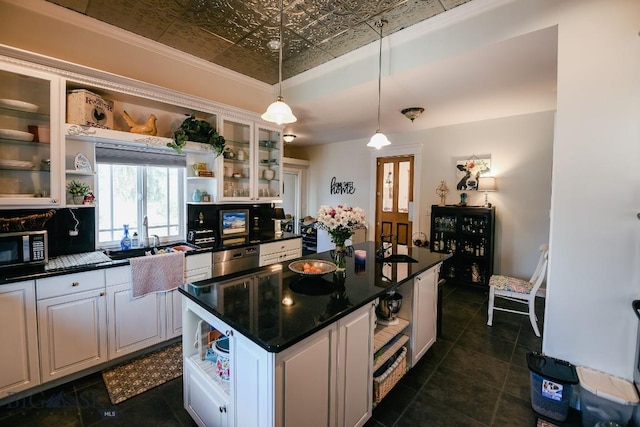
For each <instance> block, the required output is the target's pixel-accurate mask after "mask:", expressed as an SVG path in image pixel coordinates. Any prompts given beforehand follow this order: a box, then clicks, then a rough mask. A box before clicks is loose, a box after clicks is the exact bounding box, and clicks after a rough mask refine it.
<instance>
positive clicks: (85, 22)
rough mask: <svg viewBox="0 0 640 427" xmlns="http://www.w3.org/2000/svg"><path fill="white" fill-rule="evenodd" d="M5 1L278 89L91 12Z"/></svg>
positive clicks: (36, 1) (32, 0) (31, 0)
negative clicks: (105, 19)
mask: <svg viewBox="0 0 640 427" xmlns="http://www.w3.org/2000/svg"><path fill="white" fill-rule="evenodd" d="M2 2H4V3H9V4H12V5H14V6H16V7H20V8H22V9H27V10H29V11H30V12H31V13H37V14H40V15H44V16H47V17H49V18H52V19H56V20H58V21H62V22H64V23H66V24H69V25H73V26H76V27H80V28H82V29H84V30H86V31H91V32H93V33H96V34H101V35H105V36H107V37H110V38H113V39H115V40H118V41H121V42H123V43H127V44H129V45H131V46H135V47H138V48H140V49H144V50H147V51H149V52H152V53H154V54H156V55H160V56H163V57H166V58H168V59H170V60H172V61H179V62H182V63H185V64H188V65H190V66H192V67H194V68H198V69H201V70H204V71H206V72H208V73H212V74H216V75H219V76H221V77H224V78H227V79H230V80H233V81H235V82H238V83H240V84H243V85H246V86H249V87H252V88H255V89H258V90H261V91H263V92H267V93H269V92H274V86H273V85H270V84H267V83H264V82H261V81H259V80H256V79H254V78H251V77H248V76H245V75H244V74H240V73H238V72H235V71H232V70H230V69H228V68H225V67H222V66H220V65H217V64H213V63H211V62H209V61H205V60H204V59H201V58H198V57H195V56H193V55H190V54H188V53H185V52H182V51H180V50H177V49H174V48H172V47H169V46H166V45H163V44H162V43H159V42H156V41H153V40H150V39H147V38H145V37H142V36H139V35H137V34H134V33H131V32H129V31H126V30H123V29H120V28H117V27H115V26H113V25H110V24H107V23H105V22H102V21H99V20H97V19H95V18H91V17H89V16H86V15H83V14H81V13H78V12H75V11H72V10H69V9H66V8H64V7H61V6H57V5H55V4H53V3H49V2H47V1H45V0H0V3H2ZM274 93H275V92H274Z"/></svg>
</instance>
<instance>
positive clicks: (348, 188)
mask: <svg viewBox="0 0 640 427" xmlns="http://www.w3.org/2000/svg"><path fill="white" fill-rule="evenodd" d="M329 192H330V194H353V193H355V192H356V187H354V186H353V181H342V182H338V180H336V177H335V176H334V177H333V178H331V185H330V188H329Z"/></svg>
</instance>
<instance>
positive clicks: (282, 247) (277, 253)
mask: <svg viewBox="0 0 640 427" xmlns="http://www.w3.org/2000/svg"><path fill="white" fill-rule="evenodd" d="M301 256H302V238H301V237H300V238H296V239H287V240H280V241H277V242H269V243H263V244H261V245H260V260H259V264H260V267H262V266H265V265H271V264H275V263H277V262H284V261H288V260H290V259H295V258H300V257H301Z"/></svg>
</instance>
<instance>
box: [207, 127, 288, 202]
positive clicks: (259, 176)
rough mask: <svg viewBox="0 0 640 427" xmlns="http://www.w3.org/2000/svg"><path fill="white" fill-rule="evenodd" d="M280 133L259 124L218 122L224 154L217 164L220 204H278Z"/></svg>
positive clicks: (280, 184) (280, 173)
mask: <svg viewBox="0 0 640 427" xmlns="http://www.w3.org/2000/svg"><path fill="white" fill-rule="evenodd" d="M280 134H281V132H280V130H279V129H277V128H267V127H265V126H264V125H262V124H261V123H260V122H251V121H240V120H235V119H234V120H232V119H228V118H223V119H222V135H223V136H224V137H225V151H224V153H223V155H222V156H221V160H219V162H218V171H219V176H220V177H221V178H220V181H219V182H220V186H219V188H218V194H219V195H220V197H219V199H220V200H222V201H234V202H242V201H249V202H255V201H261V202H269V201H273V200H278V199H280V198H281V194H282V170H281V164H282V149H281V147H282V140H281V138H280Z"/></svg>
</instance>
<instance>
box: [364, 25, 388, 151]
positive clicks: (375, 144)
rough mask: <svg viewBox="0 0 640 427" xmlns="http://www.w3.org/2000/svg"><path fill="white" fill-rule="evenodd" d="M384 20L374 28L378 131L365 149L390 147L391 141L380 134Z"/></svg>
mask: <svg viewBox="0 0 640 427" xmlns="http://www.w3.org/2000/svg"><path fill="white" fill-rule="evenodd" d="M384 22H385V21H384V20H382V19H381V20H379V21H376V24H375V25H376V27H379V28H380V54H379V55H378V129H377V130H376V133H374V134H373V136H372V137H371V139H370V140H369V143H368V144H367V147H372V148H375V149H377V150H379V149H380V148H382V147H384V146H386V145H390V144H391V141H389V140H388V139H387V137H386V136H385V135H384V133H382V132H380V87H381V81H382V26H383V25H384Z"/></svg>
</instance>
